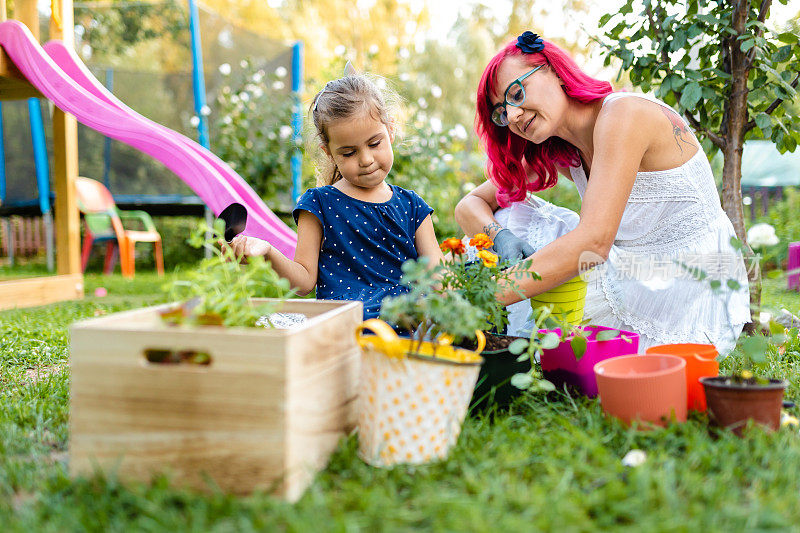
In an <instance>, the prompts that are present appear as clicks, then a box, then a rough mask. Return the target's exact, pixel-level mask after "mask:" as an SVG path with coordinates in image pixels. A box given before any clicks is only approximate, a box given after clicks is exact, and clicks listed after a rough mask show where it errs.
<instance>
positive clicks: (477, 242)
mask: <svg viewBox="0 0 800 533" xmlns="http://www.w3.org/2000/svg"><path fill="white" fill-rule="evenodd" d="M493 244H494V242H493V241H492V239H490V238H489V236H488V235H486V234H485V233H476V234H475V236H474V237H473V238H471V239H470V240H469V245H470V246H474V247H475V248H477V249H478V250H485V249H487V248H491V246H492V245H493Z"/></svg>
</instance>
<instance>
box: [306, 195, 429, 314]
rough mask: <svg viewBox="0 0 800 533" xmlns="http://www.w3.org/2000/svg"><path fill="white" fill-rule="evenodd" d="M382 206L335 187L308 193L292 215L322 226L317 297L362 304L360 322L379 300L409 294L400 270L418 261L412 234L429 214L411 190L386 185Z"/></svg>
mask: <svg viewBox="0 0 800 533" xmlns="http://www.w3.org/2000/svg"><path fill="white" fill-rule="evenodd" d="M389 187H390V188H391V190H392V197H391V198H390V199H389V200H388V201H386V202H382V203H374V202H365V201H363V200H357V199H355V198H352V197H350V196H348V195H347V194H345V193H343V192H342V191H340V190H339V189H337V188H336V187H333V186H331V185H327V186H325V187H316V188H314V189H309V190H308V191H306V192H305V194H303V196H302V197H301V198H300V201H298V202H297V207H295V209H294V211H293V212H292V215H293V216H294V219H295V221H297V219H298V218H299V216H300V211H308V212H309V213H311V214H312V215H314V216H316V217H317V218H318V219H319V221H320V224H322V248H321V249H320V252H319V270H318V274H317V298H319V299H321V300H360V301H361V302H363V303H364V320H366V319H368V318H376V317H377V316H378V314H379V313H380V308H381V300H383V299H384V298H385V297H387V296H394V295H398V294H402V293H404V292H408V288H407V287H405V286H404V285H401V284H400V277H401V276H402V273H403V272H402V270H401V269H400V266H401V265H402V264H403V263H404V262H405V261H407V260H408V259H416V258H417V257H418V254H417V249H416V246H415V245H414V234H415V233H416V231H417V228H419V225H420V224H422V221H423V220H425V217H427V216H428V215H430V214H431V213H433V209H431V207H430V206H429V205H428V204H427V203H425V201H424V200H423V199H422V198H420V196H419V195H418V194H417V193H415V192H414V191H409V190H406V189H403V188H401V187H397V186H395V185H389Z"/></svg>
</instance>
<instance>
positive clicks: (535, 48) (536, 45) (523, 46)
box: [517, 31, 544, 54]
mask: <svg viewBox="0 0 800 533" xmlns="http://www.w3.org/2000/svg"><path fill="white" fill-rule="evenodd" d="M517 48H519V49H520V50H522V51H523V52H524V53H526V54H535V53H536V52H541V51H542V50H544V41H543V40H542V38H541V37H539V35H537V34H535V33H533V32H532V31H526V32H524V33H523V34H522V35H520V36H519V37H517Z"/></svg>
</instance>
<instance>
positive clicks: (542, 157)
mask: <svg viewBox="0 0 800 533" xmlns="http://www.w3.org/2000/svg"><path fill="white" fill-rule="evenodd" d="M516 43H517V41H516V40H514V41H512V42H511V43H509V44H508V45H506V47H505V48H503V49H502V50H501V51H500V52H498V54H497V55H496V56H494V57H493V58H492V59H491V61H489V64H488V65H487V66H486V69H485V70H484V71H483V76H481V82H480V84H479V85H478V99H477V101H478V105H477V111H476V114H475V131H476V133H477V134H478V136H479V137H480V139H481V141H482V142H483V144H484V147H485V149H486V153H487V155H488V156H489V160H488V161H487V162H486V174H487V176H488V177H489V179H490V180H491V181H492V183H494V184H495V185H496V186H497V202H498V203H499V204H500V205H501V206H503V207H505V206H507V205H509V204H510V203H513V202H519V201H522V200H524V199H525V196H526V194H527V193H528V191H531V192H536V191H541V190H543V189H548V188H550V187H552V186H554V185H555V184H556V183H557V182H558V171H557V170H556V165H559V166H562V167H569V166H577V165H579V164H580V157H579V156H578V150H577V149H576V148H575V147H574V146H573V145H572V144H570V143H568V142H567V141H565V140H563V139H560V138H558V137H551V138H549V139H547V140H546V141H544V142H543V143H541V144H536V143H533V142H530V141H528V140H526V139H523V138H522V137H520V136H518V135H516V134H514V133H512V132H511V131H510V130H509V129H508V127H499V126H497V125H495V124H494V123H493V122H492V107H493V106H492V100H491V98H490V96H491V95H492V94H493V93H495V91H494V89H493V88H494V87H495V85H496V84H497V70H498V68H499V67H500V64H501V63H502V62H503V61H504V60H505V59H506V58H508V57H512V56H517V55H521V56H522V57H523V58H524V59H525V62H526V63H528V64H529V65H530V66H531V67H534V66H536V65H541V64H544V63H547V64H549V65H550V66H551V67H552V68H553V70H554V71H555V73H556V74H557V75H558V76H559V78H561V81H562V83H563V87H564V92H565V93H566V94H567V96H569V97H570V98H574V99H575V100H577V101H579V102H581V103H589V102H594V101H596V100H599V99H601V98H604V97H605V96H606V95H608V94H610V93H611V92H613V89H612V88H611V84H610V83H608V82H606V81H600V80H596V79H594V78H592V77H590V76H588V75H586V74H585V73H584V72H583V71H582V70H581V69H580V68H579V67H578V65H577V64H576V63H575V61H573V59H572V58H571V57H569V56H568V55H567V54H566V53H565V52H564V51H563V50H561V49H560V48H558V47H557V46H556V45H554V44H553V43H551V42H549V41H544V43H545V46H544V50H542V51H541V52H538V53H534V54H523V52H522V50H520V49H519V48H517V46H516ZM529 175H531V176H536V180H535V181H529V180H528V176H529Z"/></svg>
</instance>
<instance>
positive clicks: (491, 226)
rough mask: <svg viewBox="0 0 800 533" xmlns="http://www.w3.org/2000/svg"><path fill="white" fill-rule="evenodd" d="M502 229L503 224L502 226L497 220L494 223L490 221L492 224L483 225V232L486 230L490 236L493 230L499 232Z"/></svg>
mask: <svg viewBox="0 0 800 533" xmlns="http://www.w3.org/2000/svg"><path fill="white" fill-rule="evenodd" d="M501 229H503V226H501V225H500V224H498V223H497V222H492V223H490V224H487V225H485V226H484V227H483V232H484V233H485V234H486V235H489V236H491V232H493V231H494V232H495V233H497V232H498V231H500V230H501Z"/></svg>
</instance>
